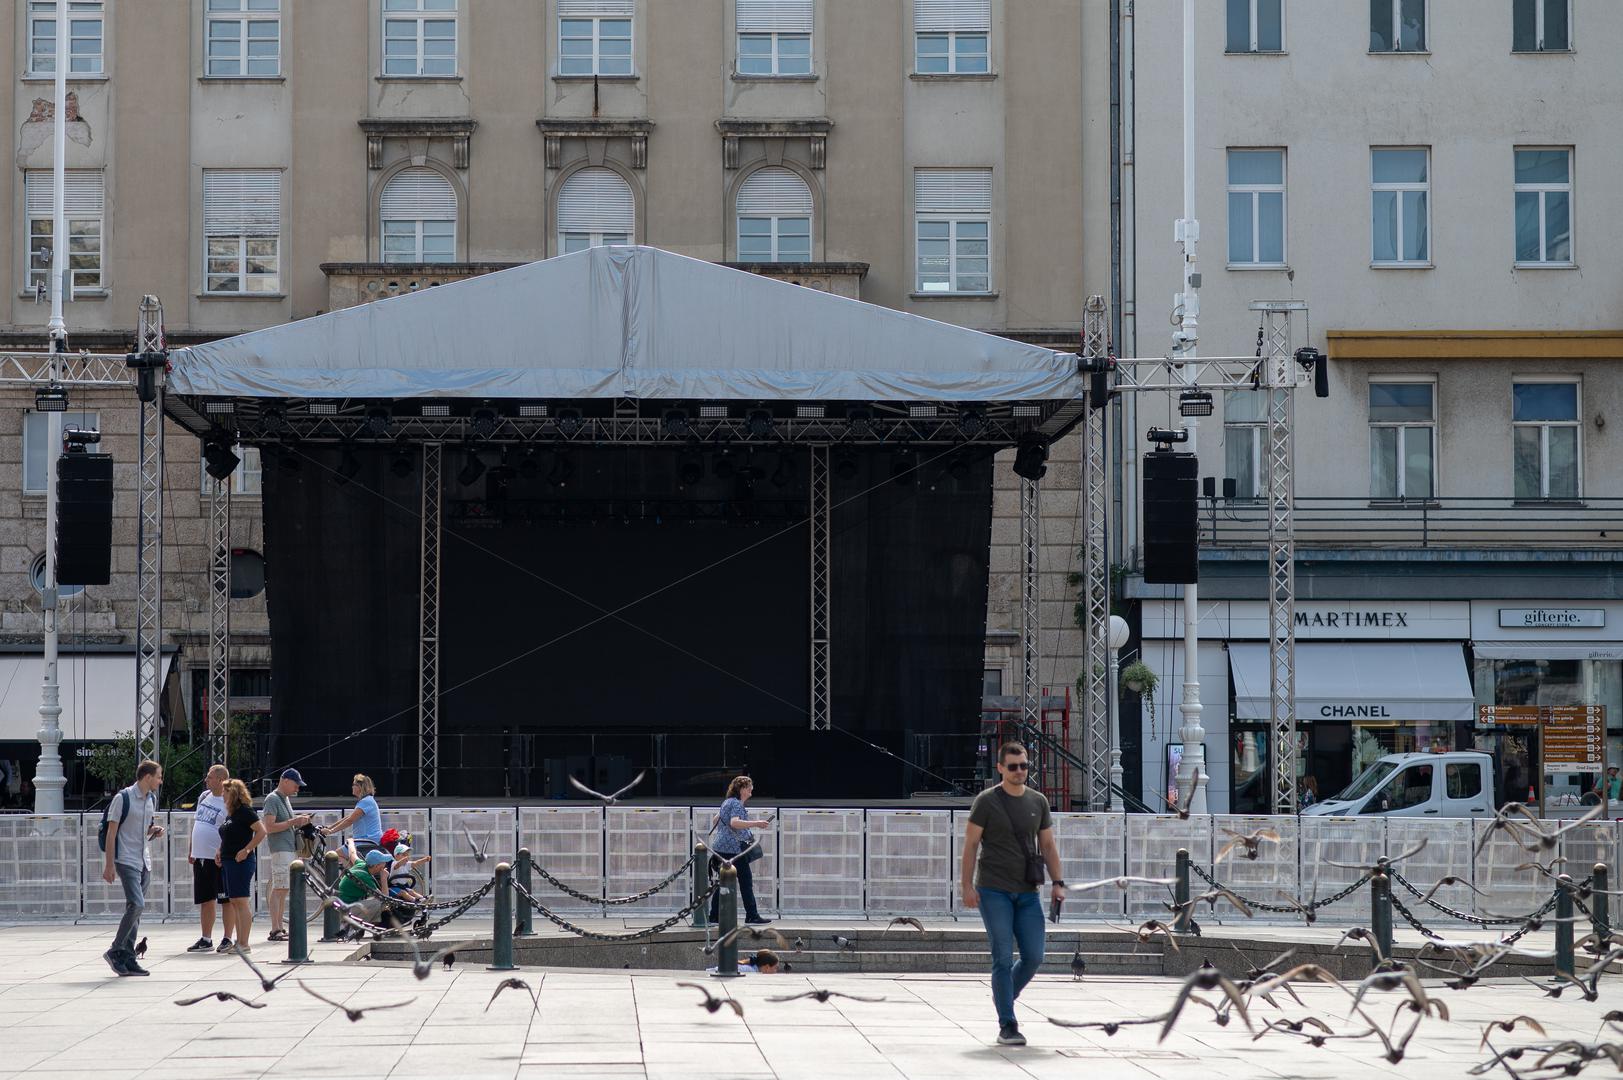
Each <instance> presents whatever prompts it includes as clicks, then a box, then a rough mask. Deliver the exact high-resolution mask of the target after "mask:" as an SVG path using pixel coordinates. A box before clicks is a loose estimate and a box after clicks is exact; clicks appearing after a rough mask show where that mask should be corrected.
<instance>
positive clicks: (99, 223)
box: [23, 169, 107, 299]
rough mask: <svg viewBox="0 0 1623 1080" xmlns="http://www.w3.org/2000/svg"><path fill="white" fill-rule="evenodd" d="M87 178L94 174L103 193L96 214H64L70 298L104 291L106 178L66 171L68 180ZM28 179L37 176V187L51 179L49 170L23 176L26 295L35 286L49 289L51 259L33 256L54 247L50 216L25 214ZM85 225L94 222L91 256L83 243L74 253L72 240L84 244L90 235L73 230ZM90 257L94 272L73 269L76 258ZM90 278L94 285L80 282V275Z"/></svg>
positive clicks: (98, 172)
mask: <svg viewBox="0 0 1623 1080" xmlns="http://www.w3.org/2000/svg"><path fill="white" fill-rule="evenodd" d="M88 174H95V175H96V176H98V177H100V178H101V183H102V190H101V192H100V193H99V196H98V200H97V201H98V202H99V203H100V207H99V209H98V210H97V212H96V213H94V214H91V213H86V212H85V211H83V210H74V209H72V208H69V209H68V211H67V215H66V219H67V226H68V252H67V254H68V258H67V260H66V264H65V265H67V267H68V268H69V281H70V282H71V283H72V284H71V292H72V294H73V295H74V296H77V295H79V294H81V293H101V292H105V291H107V265H106V256H107V195H106V192H107V189H106V176H105V174H104V173H103V172H102V170H100V169H69V170H68V176H69V177H70V178H71V177H75V176H83V175H88ZM29 176H39V177H40V178H41V179H40V180H39V181H36V183H45V184H47V185H49V184H50V178H51V170H49V169H29V170H28V171H27V172H26V173H24V174H23V192H24V195H23V200H24V202H23V218H24V223H25V226H26V229H27V233H28V250H27V252H25V254H24V265H25V266H26V267H27V274H26V275H25V276H24V279H23V280H24V282H25V288H26V289H27V290H29V291H32V290H33V289H34V288H35V287H36V286H37V285H46V286H49V284H50V276H51V257H50V256H49V255H47V256H46V257H45V258H44V259H43V260H40V259H37V258H35V257H34V253H35V252H37V251H40V250H42V248H44V247H50V246H52V245H53V241H52V238H51V233H50V229H51V226H52V222H53V220H54V219H53V218H52V217H50V216H44V217H42V216H39V215H36V214H31V213H30V212H29V211H28V208H27V190H28V177H29ZM87 222H95V233H94V236H95V241H96V249H95V251H94V252H93V253H92V252H91V251H89V250H87V249H86V246H85V245H84V244H83V243H81V244H80V248H81V250H79V251H75V250H74V239H75V237H77V238H78V239H79V240H81V241H83V240H85V239H86V238H88V237H89V236H90V235H91V234H90V233H89V232H85V231H81V232H77V233H76V232H74V226H75V225H76V224H77V225H79V226H81V227H82V226H84V225H85V224H86V223H87ZM42 226H43V227H42ZM90 254H94V255H95V257H96V265H95V268H94V269H92V268H90V267H74V266H73V259H74V257H75V256H85V255H90ZM36 264H40V265H36ZM91 274H94V275H95V278H96V280H95V281H94V282H85V283H81V281H80V276H81V275H83V276H85V277H88V276H90V275H91ZM71 298H72V297H71V296H70V297H69V299H71Z"/></svg>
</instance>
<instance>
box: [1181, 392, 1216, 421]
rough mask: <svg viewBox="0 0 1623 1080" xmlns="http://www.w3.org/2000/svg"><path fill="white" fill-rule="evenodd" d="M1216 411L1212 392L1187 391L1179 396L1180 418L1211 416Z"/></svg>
mask: <svg viewBox="0 0 1623 1080" xmlns="http://www.w3.org/2000/svg"><path fill="white" fill-rule="evenodd" d="M1215 411H1216V404H1215V402H1214V401H1213V399H1212V392H1211V391H1210V390H1185V391H1184V392H1183V393H1181V394H1179V395H1178V415H1179V416H1210V415H1212V413H1213V412H1215Z"/></svg>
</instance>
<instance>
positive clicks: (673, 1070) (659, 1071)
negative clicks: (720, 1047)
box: [647, 1063, 773, 1080]
mask: <svg viewBox="0 0 1623 1080" xmlns="http://www.w3.org/2000/svg"><path fill="white" fill-rule="evenodd" d="M720 1064H721V1065H722V1067H723V1070H724V1071H722V1072H720V1073H719V1075H720V1076H723V1077H725V1078H726V1080H768V1078H769V1077H771V1076H772V1075H773V1074H772V1073H771V1072H757V1071H755V1070H753V1069H750V1070H745V1069H736V1068H734V1067H733V1066H732V1064H731V1063H720ZM717 1069H718V1065H717V1063H712V1064H710V1065H706V1066H703V1067H690V1066H686V1065H684V1066H681V1067H676V1066H670V1065H650V1066H648V1070H647V1077H648V1080H717V1076H718V1071H717Z"/></svg>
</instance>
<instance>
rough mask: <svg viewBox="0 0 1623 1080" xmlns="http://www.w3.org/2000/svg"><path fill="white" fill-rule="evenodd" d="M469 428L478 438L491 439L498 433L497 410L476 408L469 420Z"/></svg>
mask: <svg viewBox="0 0 1623 1080" xmlns="http://www.w3.org/2000/svg"><path fill="white" fill-rule="evenodd" d="M468 428H469V430H470V431H472V432H473V436H474V438H476V439H489V438H490V437H491V436H492V435H494V434H496V410H495V409H475V410H474V411H473V419H472V420H470V421H469V422H468Z"/></svg>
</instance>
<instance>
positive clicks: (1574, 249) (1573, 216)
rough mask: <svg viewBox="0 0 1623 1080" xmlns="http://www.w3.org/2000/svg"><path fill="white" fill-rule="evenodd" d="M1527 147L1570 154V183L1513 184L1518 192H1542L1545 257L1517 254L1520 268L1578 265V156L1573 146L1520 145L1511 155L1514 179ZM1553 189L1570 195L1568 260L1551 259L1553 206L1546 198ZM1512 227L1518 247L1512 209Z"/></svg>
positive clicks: (1540, 225)
mask: <svg viewBox="0 0 1623 1080" xmlns="http://www.w3.org/2000/svg"><path fill="white" fill-rule="evenodd" d="M1524 150H1525V151H1531V152H1538V151H1549V150H1559V151H1561V152H1562V153H1564V154H1566V155H1567V180H1566V183H1564V184H1543V183H1519V182H1518V183H1513V185H1512V186H1513V189H1514V191H1515V194H1516V195H1522V194H1536V195H1538V250H1539V254H1540V256H1541V258H1537V259H1523V258H1521V257H1520V255H1519V254H1518V255H1517V257H1516V265H1517V266H1518V267H1542V266H1561V267H1570V266H1575V265H1576V264H1577V262H1578V236H1577V233H1578V230H1577V228H1576V225H1577V222H1578V205H1577V202H1576V200H1574V198H1573V193H1572V177H1573V172H1574V164H1575V160H1574V159H1575V158H1576V155H1575V154H1574V153H1573V148H1572V147H1570V146H1518V147H1515V148H1513V149H1512V151H1511V158H1510V161H1511V177H1512V179H1513V180H1514V177H1515V175H1516V172H1515V167H1516V166H1515V162H1516V156H1515V155H1516V154H1518V153H1521V152H1522V151H1524ZM1552 192H1555V193H1564V194H1565V195H1566V197H1567V257H1566V258H1565V259H1552V258H1549V251H1550V237H1549V225H1550V216H1549V209H1548V206H1549V204H1548V200H1547V199H1546V196H1547V195H1549V194H1551V193H1552ZM1511 205H1512V207H1514V205H1515V197H1514V195H1513V196H1512V199H1511ZM1511 227H1512V231H1511V243H1512V245H1513V246H1514V244H1515V241H1516V236H1515V213H1514V210H1512V216H1511Z"/></svg>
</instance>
